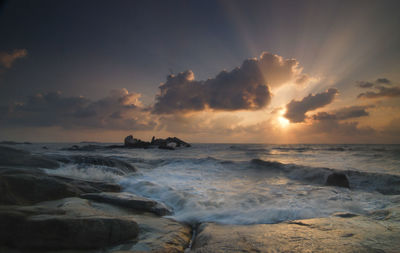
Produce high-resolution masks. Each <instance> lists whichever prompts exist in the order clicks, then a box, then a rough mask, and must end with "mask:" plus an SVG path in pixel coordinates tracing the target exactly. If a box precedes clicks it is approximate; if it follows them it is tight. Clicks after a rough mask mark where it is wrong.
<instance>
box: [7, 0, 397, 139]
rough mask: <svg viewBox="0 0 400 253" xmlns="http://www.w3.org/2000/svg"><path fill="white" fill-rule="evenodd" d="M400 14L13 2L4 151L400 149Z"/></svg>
mask: <svg viewBox="0 0 400 253" xmlns="http://www.w3.org/2000/svg"><path fill="white" fill-rule="evenodd" d="M399 10H400V2H399V1H398V0H397V1H369V0H362V1H348V0H347V1H339V0H338V1H188V0H185V1H174V0H171V1H40V0H39V1H18V0H16V1H5V2H0V140H14V141H40V142H58V141H62V142H75V141H103V142H120V141H122V140H123V138H124V137H125V136H126V135H128V134H132V135H133V136H134V137H137V138H141V139H144V140H149V139H150V138H151V137H152V136H153V135H156V136H157V137H167V136H177V137H179V138H182V139H184V140H187V141H189V142H223V143H237V142H246V143H247V142H248V143H400V15H399Z"/></svg>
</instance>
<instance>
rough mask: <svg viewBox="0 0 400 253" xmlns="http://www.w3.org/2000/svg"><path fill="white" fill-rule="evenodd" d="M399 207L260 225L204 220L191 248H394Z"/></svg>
mask: <svg viewBox="0 0 400 253" xmlns="http://www.w3.org/2000/svg"><path fill="white" fill-rule="evenodd" d="M398 211H399V209H397V210H391V211H390V212H391V215H392V216H390V217H391V218H390V219H385V220H377V219H372V218H369V217H365V216H356V217H349V216H347V217H346V218H342V217H328V218H316V219H306V220H298V221H290V222H284V223H279V224H259V225H217V224H213V223H206V224H202V225H201V226H200V227H199V229H198V235H197V236H196V238H195V241H194V243H193V246H192V251H193V252H196V253H202V252H228V253H229V252H397V251H398V249H399V248H400V223H399V222H398V221H397V219H398V216H399V212H398ZM393 216H394V217H393ZM192 251H191V252H192Z"/></svg>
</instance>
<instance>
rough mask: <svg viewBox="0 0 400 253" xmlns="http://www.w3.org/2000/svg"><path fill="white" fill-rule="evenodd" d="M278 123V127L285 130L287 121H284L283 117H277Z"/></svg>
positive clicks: (287, 124)
mask: <svg viewBox="0 0 400 253" xmlns="http://www.w3.org/2000/svg"><path fill="white" fill-rule="evenodd" d="M278 122H279V125H280V126H281V127H282V128H286V127H288V126H289V124H290V123H289V120H288V119H286V118H285V117H283V116H279V117H278Z"/></svg>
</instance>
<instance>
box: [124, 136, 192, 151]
mask: <svg viewBox="0 0 400 253" xmlns="http://www.w3.org/2000/svg"><path fill="white" fill-rule="evenodd" d="M124 146H125V147H130V148H151V147H158V148H160V149H169V150H174V149H175V148H179V147H190V144H189V143H187V142H184V141H182V140H181V139H179V138H176V137H168V138H167V139H161V138H159V139H156V137H155V136H153V138H151V142H147V141H142V140H140V139H136V138H133V136H132V135H129V136H127V137H126V138H125V140H124Z"/></svg>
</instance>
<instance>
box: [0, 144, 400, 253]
mask: <svg viewBox="0 0 400 253" xmlns="http://www.w3.org/2000/svg"><path fill="white" fill-rule="evenodd" d="M132 138H133V137H132ZM128 139H129V140H131V138H128ZM167 140H168V139H167ZM167 140H162V141H160V140H157V139H155V138H154V139H153V140H152V141H151V142H149V143H150V144H149V145H155V146H157V145H159V146H160V145H164V144H165V145H167V147H168V143H171V142H172V141H174V142H175V143H178V141H177V140H174V139H170V140H168V141H167ZM134 143H140V142H137V141H134ZM151 143H153V144H151ZM128 145H129V144H128ZM146 145H147V144H146ZM177 145H178V144H175V147H173V148H177V147H178V146H177ZM179 145H180V146H185V145H184V144H182V143H181V144H179ZM172 146H173V145H172V144H171V147H172ZM68 163H75V164H79V165H80V166H85V165H87V164H94V165H107V167H113V168H115V169H114V170H115V171H113V172H114V173H116V174H118V173H121V174H127V173H132V174H134V173H136V168H135V167H133V166H132V165H130V164H129V163H126V162H124V161H121V160H118V159H116V158H110V157H102V156H69V157H63V156H61V155H60V156H57V155H53V156H40V155H34V154H31V153H29V152H27V151H22V150H17V149H14V148H11V147H5V146H4V147H3V146H0V224H1V226H0V252H4V253H14V252H15V253H17V252H21V253H25V252H65V253H66V252H82V253H83V252H87V253H92V252H93V253H94V252H119V253H122V252H201V253H203V252H398V249H399V248H400V208H398V207H396V208H390V209H383V210H379V211H374V212H369V213H366V214H364V215H356V214H353V213H336V214H334V215H332V216H331V217H324V218H314V219H305V220H293V221H286V222H282V223H279V224H256V225H222V224H215V223H203V224H184V223H181V222H178V221H174V220H172V219H169V218H167V217H164V216H168V215H169V214H172V213H173V212H174V210H172V209H171V208H170V207H168V206H166V205H164V204H163V203H159V202H157V201H154V200H151V199H147V198H143V197H140V196H136V195H134V194H131V193H127V192H122V189H121V187H120V186H119V185H118V184H114V183H110V182H103V181H91V180H82V179H77V178H70V177H63V176H55V175H51V174H49V173H47V172H46V170H47V171H48V170H54V169H57V168H58V166H60V164H68ZM335 177H336V178H331V179H330V181H329V182H327V183H331V184H332V185H334V186H332V187H348V182H346V181H345V180H344V178H343V177H342V175H335ZM346 180H347V178H346ZM336 182H339V183H336ZM335 184H336V185H335Z"/></svg>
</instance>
